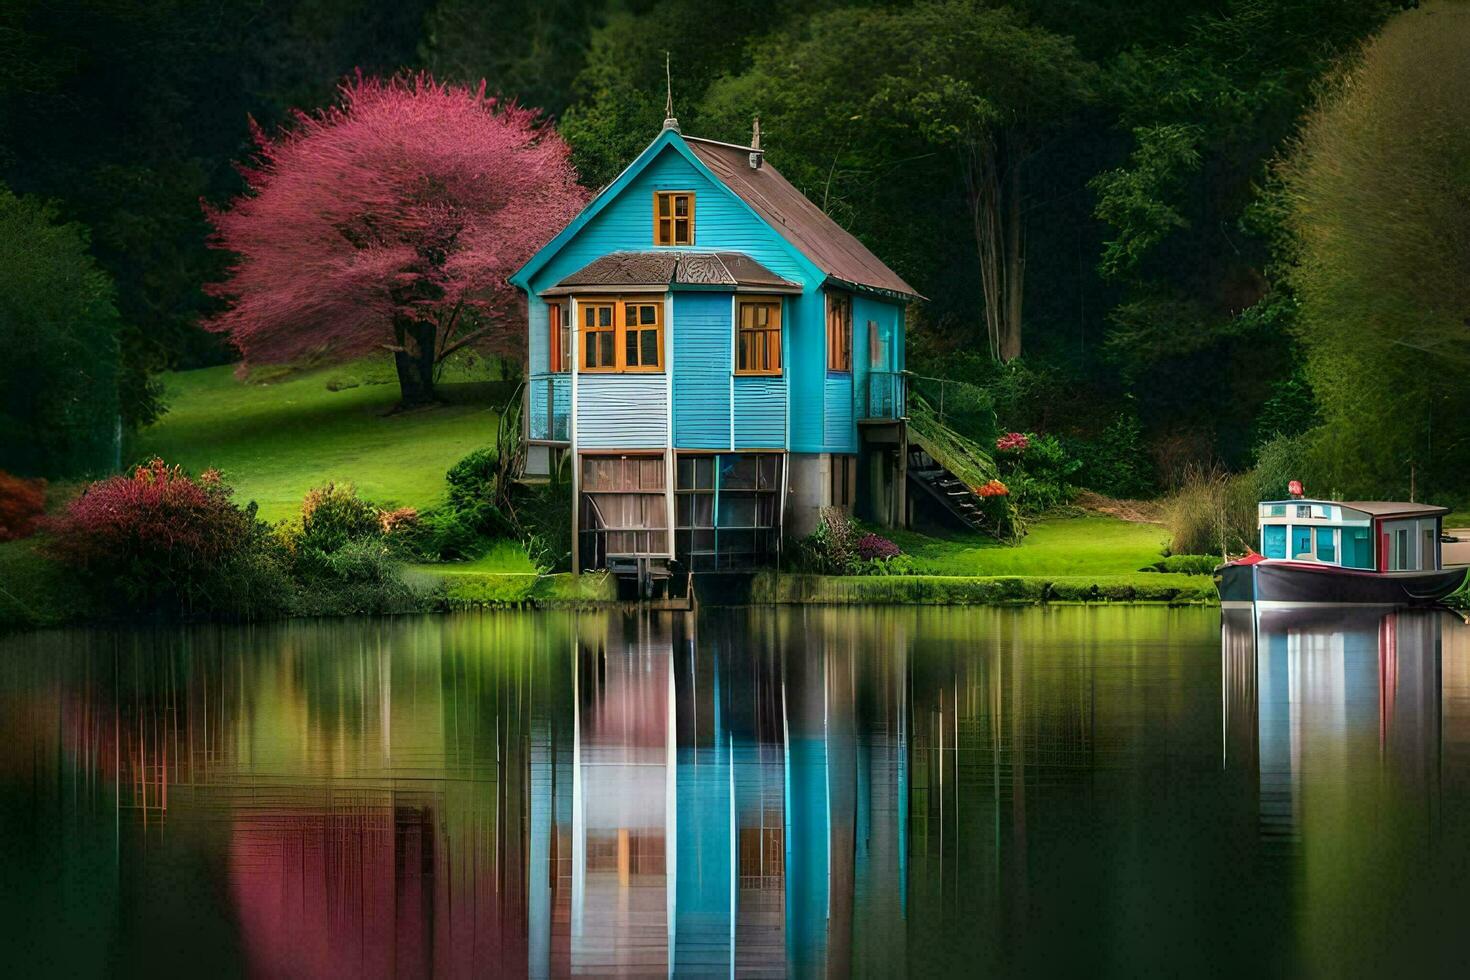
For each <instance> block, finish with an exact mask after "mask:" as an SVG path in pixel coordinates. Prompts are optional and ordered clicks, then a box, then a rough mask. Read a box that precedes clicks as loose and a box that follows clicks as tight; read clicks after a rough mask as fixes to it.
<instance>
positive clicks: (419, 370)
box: [393, 315, 439, 411]
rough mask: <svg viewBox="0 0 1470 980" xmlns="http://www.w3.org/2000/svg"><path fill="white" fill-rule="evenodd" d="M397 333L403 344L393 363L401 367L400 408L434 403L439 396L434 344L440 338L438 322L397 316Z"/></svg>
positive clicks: (395, 323) (400, 344)
mask: <svg viewBox="0 0 1470 980" xmlns="http://www.w3.org/2000/svg"><path fill="white" fill-rule="evenodd" d="M393 337H394V339H395V340H396V341H397V344H398V347H399V350H396V351H394V352H393V365H394V367H396V368H397V369H398V391H399V399H398V408H397V411H403V410H405V409H410V408H420V407H422V406H424V405H432V404H434V403H435V402H437V401H438V400H439V395H438V392H436V391H435V390H434V360H435V357H434V347H435V343H436V341H437V339H438V329H437V327H436V326H435V324H434V322H433V321H431V320H423V319H415V318H413V317H409V316H403V315H400V316H397V317H395V318H394V320H393Z"/></svg>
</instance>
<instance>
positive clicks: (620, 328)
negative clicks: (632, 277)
mask: <svg viewBox="0 0 1470 980" xmlns="http://www.w3.org/2000/svg"><path fill="white" fill-rule="evenodd" d="M577 309H579V310H580V311H581V313H580V314H579V316H580V318H581V321H582V366H581V369H580V370H582V371H593V372H596V371H602V372H612V371H662V370H663V364H664V302H663V297H662V296H652V295H651V296H649V297H647V298H644V297H620V298H612V297H609V298H599V299H582V300H578V301H577Z"/></svg>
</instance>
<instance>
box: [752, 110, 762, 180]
mask: <svg viewBox="0 0 1470 980" xmlns="http://www.w3.org/2000/svg"><path fill="white" fill-rule="evenodd" d="M763 155H764V154H762V153H761V117H760V116H756V117H755V118H754V119H753V120H752V121H751V126H750V169H751V170H759V169H760V168H761V157H762V156H763Z"/></svg>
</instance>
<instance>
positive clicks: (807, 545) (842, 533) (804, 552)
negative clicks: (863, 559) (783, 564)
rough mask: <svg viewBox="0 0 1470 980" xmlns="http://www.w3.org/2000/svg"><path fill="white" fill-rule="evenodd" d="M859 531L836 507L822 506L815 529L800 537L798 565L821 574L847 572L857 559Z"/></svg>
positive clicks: (845, 573)
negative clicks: (799, 563) (799, 562)
mask: <svg viewBox="0 0 1470 980" xmlns="http://www.w3.org/2000/svg"><path fill="white" fill-rule="evenodd" d="M857 545H858V531H857V528H856V527H855V526H854V525H853V523H852V519H851V518H849V517H848V516H847V514H846V513H845V512H844V511H843V510H842V509H841V508H838V507H823V508H822V513H821V519H820V520H819V522H818V523H817V529H816V530H815V531H813V532H812V533H811V534H809V535H807V536H806V537H805V538H803V539H802V540H801V542H800V543H799V545H798V548H797V553H798V555H799V556H800V561H801V564H802V565H803V566H804V567H806V568H807V569H809V570H810V571H813V572H819V573H822V574H824V575H847V574H849V573H851V572H852V570H853V569H854V568H855V566H856V565H857V562H858V560H859V559H858V553H857Z"/></svg>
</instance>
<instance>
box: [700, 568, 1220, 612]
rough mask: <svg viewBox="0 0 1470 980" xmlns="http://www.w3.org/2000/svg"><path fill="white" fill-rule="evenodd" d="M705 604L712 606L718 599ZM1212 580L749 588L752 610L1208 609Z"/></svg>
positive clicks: (816, 580) (852, 579)
mask: <svg viewBox="0 0 1470 980" xmlns="http://www.w3.org/2000/svg"><path fill="white" fill-rule="evenodd" d="M708 601H710V603H711V604H717V603H718V599H717V598H714V597H711V598H710V599H709V600H708ZM1216 601H1217V599H1216V595H1215V585H1214V582H1213V580H1211V579H1210V578H1209V577H1208V576H1204V575H1158V574H1155V575H1145V576H1137V577H1135V576H1131V575H1100V576H1087V575H1078V576H1040V575H1034V576H1033V575H1012V576H1004V575H997V576H980V575H901V576H890V577H877V576H832V575H776V574H774V573H762V574H761V575H759V576H757V577H756V579H755V581H753V582H752V583H751V590H750V596H749V602H750V603H752V604H756V605H765V604H774V605H825V604H832V605H922V606H928V605H935V606H982V605H986V606H994V605H1033V604H1037V603H1043V602H1045V603H1058V602H1063V603H1065V602H1089V603H1091V602H1103V603H1107V602H1126V603H1133V602H1153V603H1169V604H1171V605H1186V604H1187V605H1210V604H1214V603H1215V602H1216Z"/></svg>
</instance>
